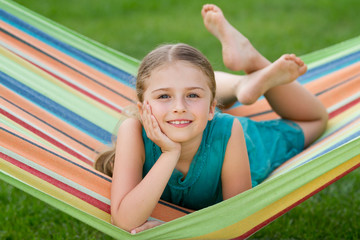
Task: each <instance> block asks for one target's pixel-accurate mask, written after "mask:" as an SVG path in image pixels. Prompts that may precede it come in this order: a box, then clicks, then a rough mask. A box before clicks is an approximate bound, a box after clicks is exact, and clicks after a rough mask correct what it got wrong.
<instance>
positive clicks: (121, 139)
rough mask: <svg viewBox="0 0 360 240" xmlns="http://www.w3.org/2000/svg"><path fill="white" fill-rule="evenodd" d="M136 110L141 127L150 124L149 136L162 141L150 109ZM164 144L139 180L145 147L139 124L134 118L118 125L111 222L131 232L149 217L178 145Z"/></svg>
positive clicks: (166, 178)
mask: <svg viewBox="0 0 360 240" xmlns="http://www.w3.org/2000/svg"><path fill="white" fill-rule="evenodd" d="M140 113H141V114H142V118H143V123H144V127H145V125H146V127H145V129H147V128H149V126H150V125H149V124H152V127H151V128H152V132H151V133H150V134H152V135H154V136H152V137H153V138H159V139H160V140H163V138H162V137H163V136H161V135H160V137H159V134H160V133H161V132H160V133H159V132H158V131H160V129H159V128H158V125H157V128H156V124H157V122H156V120H155V119H154V118H152V117H153V116H152V115H151V112H148V111H145V113H143V112H140ZM144 118H145V119H144ZM154 121H155V122H154ZM147 133H148V132H147ZM148 134H149V133H148ZM160 140H158V141H160ZM166 146H167V147H164V149H165V150H164V149H163V153H162V155H161V156H160V158H159V159H158V160H157V162H156V164H155V165H154V166H153V167H152V168H151V170H150V171H149V172H148V174H147V175H146V176H145V178H144V179H142V170H143V164H144V161H145V150H144V144H143V139H142V126H141V123H140V122H139V120H137V119H127V120H125V121H124V122H123V123H122V124H121V126H120V128H119V133H118V139H117V145H116V154H115V164H114V171H113V180H112V186H111V215H112V221H113V224H115V225H117V226H119V227H120V228H123V229H125V230H127V231H131V230H132V229H134V228H136V227H138V226H140V225H142V224H143V223H144V222H146V220H147V219H148V218H149V217H150V214H151V213H152V211H153V210H154V208H155V206H156V204H157V203H158V201H159V199H160V197H161V195H162V193H163V191H164V189H165V186H166V184H167V182H168V181H169V179H170V176H171V174H172V172H173V170H174V168H175V166H176V163H177V161H178V159H179V156H180V150H181V147H179V146H178V145H177V144H175V145H174V146H175V147H174V146H171V144H168V145H166Z"/></svg>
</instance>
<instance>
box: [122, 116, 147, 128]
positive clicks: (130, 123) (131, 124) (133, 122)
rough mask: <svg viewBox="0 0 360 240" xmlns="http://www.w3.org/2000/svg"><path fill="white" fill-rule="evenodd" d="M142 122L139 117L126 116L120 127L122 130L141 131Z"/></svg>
mask: <svg viewBox="0 0 360 240" xmlns="http://www.w3.org/2000/svg"><path fill="white" fill-rule="evenodd" d="M141 129H142V124H141V122H140V120H139V119H137V118H126V119H125V120H124V121H123V122H122V123H121V124H120V127H119V131H120V130H122V131H123V130H129V131H138V130H140V131H141Z"/></svg>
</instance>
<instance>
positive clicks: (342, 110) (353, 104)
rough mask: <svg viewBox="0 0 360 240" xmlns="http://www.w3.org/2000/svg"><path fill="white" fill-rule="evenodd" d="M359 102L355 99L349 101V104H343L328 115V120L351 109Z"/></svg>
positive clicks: (358, 99)
mask: <svg viewBox="0 0 360 240" xmlns="http://www.w3.org/2000/svg"><path fill="white" fill-rule="evenodd" d="M359 102H360V98H357V99H355V100H354V101H351V102H349V103H347V104H345V105H344V106H342V107H340V108H338V109H336V110H335V111H333V112H331V113H329V118H333V117H335V116H337V115H339V114H340V113H342V112H344V111H346V110H347V109H349V108H351V107H352V106H355V105H356V104H357V103H359Z"/></svg>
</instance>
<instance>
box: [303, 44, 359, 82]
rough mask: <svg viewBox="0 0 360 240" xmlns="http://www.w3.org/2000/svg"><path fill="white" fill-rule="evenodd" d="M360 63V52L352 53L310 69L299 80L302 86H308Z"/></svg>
mask: <svg viewBox="0 0 360 240" xmlns="http://www.w3.org/2000/svg"><path fill="white" fill-rule="evenodd" d="M359 61H360V51H357V52H354V53H351V54H349V55H346V56H343V57H341V58H338V59H335V60H333V61H331V62H328V63H325V64H322V65H321V66H318V67H315V68H312V69H309V70H308V71H307V72H306V73H305V74H304V75H302V76H300V77H299V78H298V79H297V80H298V81H299V82H300V83H301V84H306V83H308V82H311V81H312V80H314V79H317V78H320V77H322V76H325V75H327V74H330V73H332V72H335V71H338V70H340V69H342V68H345V67H347V66H349V65H351V64H354V63H356V62H359Z"/></svg>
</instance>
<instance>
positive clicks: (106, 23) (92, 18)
mask: <svg viewBox="0 0 360 240" xmlns="http://www.w3.org/2000/svg"><path fill="white" fill-rule="evenodd" d="M16 2H18V3H20V4H22V5H24V6H26V7H28V8H30V9H32V10H33V11H35V12H37V13H39V14H41V15H44V16H46V17H48V18H50V19H52V20H54V21H55V22H58V23H60V24H62V25H65V26H67V27H69V28H70V29H73V30H74V31H76V32H79V33H81V34H83V35H85V36H87V37H89V38H92V39H95V40H96V41H98V42H100V43H102V44H104V45H107V46H109V47H111V48H114V49H117V50H119V51H121V52H123V53H125V54H128V55H130V56H132V57H134V58H137V59H141V58H142V57H143V56H144V55H145V54H146V53H147V52H148V51H150V50H151V49H153V48H154V47H155V46H157V45H159V44H161V43H164V42H166V43H169V42H170V43H173V42H185V43H188V44H190V45H193V46H195V47H197V48H198V49H200V50H201V51H202V52H203V53H204V54H205V55H206V56H207V57H208V58H209V59H210V61H211V63H212V64H213V66H214V68H215V69H216V70H222V71H227V70H226V68H225V67H224V65H223V63H222V58H221V46H220V44H219V43H218V41H217V40H216V39H215V38H214V37H212V36H211V35H210V34H209V33H208V32H207V31H206V30H205V28H204V27H203V24H202V19H201V15H200V10H201V6H202V4H203V3H205V2H204V1H190V0H187V1H184V0H182V1H181V0H177V1H174V0H171V1H170V0H160V1H155V0H154V1H130V0H126V1H124V0H122V1H119V0H106V1H99V0H77V1H73V0H62V1H59V0H46V1H44V0H43V1H41V0H16ZM212 2H213V3H216V4H218V5H219V6H221V8H222V9H223V11H224V13H225V15H226V16H227V18H228V19H229V21H230V22H231V23H232V24H233V25H234V26H235V27H236V28H237V29H239V30H240V31H241V32H242V33H243V34H244V35H245V36H247V37H248V38H249V39H250V40H251V41H252V43H253V45H254V46H255V47H256V48H257V49H258V50H259V51H260V52H261V53H262V54H263V55H264V56H265V57H267V58H268V59H270V60H272V61H273V60H275V59H277V58H278V57H279V56H280V55H282V54H283V53H286V52H291V53H295V54H297V55H304V54H306V53H309V52H312V51H315V50H317V49H321V48H325V47H327V46H330V45H333V44H336V43H338V42H341V41H344V40H346V39H349V38H352V37H356V36H358V35H359V34H360V33H359V26H360V18H359V17H358V14H359V11H358V10H359V9H360V1H357V0H344V1H332V0H318V1H313V0H303V1H285V0H282V1H281V0H273V1H268V0H258V1H254V0H243V1H235V0H232V1H220V0H219V1H212ZM359 186H360V170H356V171H354V172H352V173H350V174H349V175H348V176H346V177H344V178H342V179H341V180H339V181H338V182H336V183H334V184H333V185H331V186H330V187H328V188H326V189H325V190H323V191H322V192H320V193H319V194H317V195H315V196H314V197H312V198H310V199H309V200H307V201H305V202H304V203H302V204H300V205H299V206H297V207H296V208H294V209H293V210H291V211H290V212H288V213H286V214H285V215H284V216H282V217H280V218H279V219H277V220H276V221H274V222H273V223H271V224H270V225H268V226H267V227H265V228H263V229H262V230H260V231H259V232H258V233H256V234H255V235H254V236H252V239H359V238H360V198H359V197H358V196H360V188H359ZM0 209H1V212H0V219H2V220H1V222H0V223H1V228H0V239H110V237H108V236H106V235H104V234H102V233H101V232H98V231H96V230H94V229H92V228H90V227H88V226H87V225H85V224H83V223H81V222H79V221H77V220H76V219H74V218H72V217H70V216H68V215H66V214H63V213H62V212H60V211H58V210H56V209H54V208H51V207H49V206H48V205H46V204H45V203H43V202H41V201H39V200H37V199H36V198H33V197H31V196H29V195H27V194H25V193H22V192H21V191H19V190H17V189H15V188H13V187H11V186H10V185H8V184H6V183H4V182H0Z"/></svg>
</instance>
